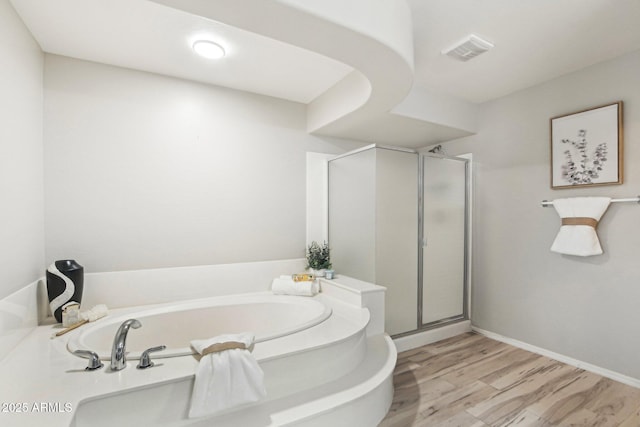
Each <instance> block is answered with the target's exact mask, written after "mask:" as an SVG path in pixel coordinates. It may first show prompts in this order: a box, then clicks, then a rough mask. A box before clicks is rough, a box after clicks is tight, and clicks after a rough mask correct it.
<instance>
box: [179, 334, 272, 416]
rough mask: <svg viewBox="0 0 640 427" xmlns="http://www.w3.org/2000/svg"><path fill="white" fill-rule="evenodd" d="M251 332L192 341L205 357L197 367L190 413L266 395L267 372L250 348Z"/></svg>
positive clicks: (210, 412)
mask: <svg viewBox="0 0 640 427" xmlns="http://www.w3.org/2000/svg"><path fill="white" fill-rule="evenodd" d="M253 340H254V336H253V334H250V333H243V334H234V335H232V334H225V335H219V336H217V337H214V338H209V339H205V340H194V341H191V346H192V347H193V348H194V349H195V350H196V351H197V352H198V353H200V354H202V355H203V356H202V358H201V359H200V363H199V364H198V368H197V370H196V379H195V383H194V384H193V393H192V396H191V408H190V409H189V417H190V418H195V417H202V416H205V415H213V414H215V413H217V412H220V411H223V410H225V409H228V408H232V407H234V406H237V405H241V404H244V403H250V402H255V401H257V400H260V399H262V398H264V397H265V396H266V395H267V392H266V390H265V387H264V373H263V372H262V369H261V368H260V366H259V365H258V362H257V361H256V360H255V358H254V357H253V355H252V354H251V353H250V351H249V348H250V347H251V345H252V344H253Z"/></svg>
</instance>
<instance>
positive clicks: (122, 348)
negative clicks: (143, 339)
mask: <svg viewBox="0 0 640 427" xmlns="http://www.w3.org/2000/svg"><path fill="white" fill-rule="evenodd" d="M140 326H142V324H141V323H140V322H139V321H137V320H136V319H129V320H127V321H125V322H123V323H122V325H120V327H119V328H118V332H116V336H115V338H114V339H113V347H112V348H111V370H112V371H119V370H121V369H124V368H125V367H126V366H127V357H126V351H127V348H126V346H127V333H129V328H130V327H131V328H133V329H138V328H139V327H140Z"/></svg>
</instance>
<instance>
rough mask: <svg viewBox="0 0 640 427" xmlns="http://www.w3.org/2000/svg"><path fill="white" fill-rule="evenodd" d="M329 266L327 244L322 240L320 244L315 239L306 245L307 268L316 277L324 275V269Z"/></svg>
mask: <svg viewBox="0 0 640 427" xmlns="http://www.w3.org/2000/svg"><path fill="white" fill-rule="evenodd" d="M329 268H331V259H330V255H329V244H328V243H327V242H323V243H322V245H321V244H319V243H318V242H316V241H313V242H311V244H310V245H309V246H308V247H307V269H308V270H311V273H312V274H314V275H315V276H317V277H324V275H325V271H326V270H327V269H329Z"/></svg>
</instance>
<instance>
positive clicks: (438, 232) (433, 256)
mask: <svg viewBox="0 0 640 427" xmlns="http://www.w3.org/2000/svg"><path fill="white" fill-rule="evenodd" d="M467 175H468V166H467V160H466V159H461V158H455V157H442V156H436V155H434V156H432V155H428V154H424V155H422V178H421V181H422V203H421V209H422V215H421V217H422V225H421V231H422V235H421V236H420V237H421V240H422V245H421V255H420V256H421V260H422V265H421V269H420V270H421V271H420V272H419V276H420V277H421V278H420V279H419V280H421V282H422V287H421V288H422V289H421V295H420V296H419V299H420V300H421V306H420V307H419V310H420V314H419V318H420V320H421V323H422V326H423V327H428V326H432V325H437V324H440V323H444V322H448V321H453V320H458V319H463V318H466V317H467V304H466V301H467V295H466V289H467V286H466V282H467V250H466V247H467V245H466V242H467V228H468V227H467V224H468V221H467V218H468V213H467V206H468V203H467V200H468V185H467V182H468V177H467Z"/></svg>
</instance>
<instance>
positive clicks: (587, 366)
mask: <svg viewBox="0 0 640 427" xmlns="http://www.w3.org/2000/svg"><path fill="white" fill-rule="evenodd" d="M471 329H472V330H473V331H474V332H477V333H479V334H481V335H484V336H486V337H487V338H491V339H494V340H496V341H500V342H503V343H506V344H509V345H512V346H514V347H518V348H521V349H523V350H527V351H530V352H532V353H536V354H540V355H542V356H546V357H549V358H551V359H554V360H557V361H559V362H563V363H566V364H567V365H571V366H575V367H576V368H580V369H584V370H585V371H589V372H593V373H594V374H598V375H601V376H603V377H606V378H610V379H612V380H614V381H618V382H621V383H623V384H627V385H630V386H632V387H636V388H640V379H637V378H633V377H629V376H627V375H624V374H621V373H619V372H615V371H611V370H609V369H606V368H603V367H600V366H596V365H592V364H591V363H587V362H583V361H582V360H578V359H574V358H573V357H569V356H565V355H564V354H560V353H555V352H553V351H551V350H547V349H544V348H541V347H537V346H535V345H531V344H528V343H526V342H522V341H518V340H516V339H513V338H509V337H505V336H503V335H500V334H496V333H495V332H491V331H486V330H484V329H480V328H478V327H476V326H471Z"/></svg>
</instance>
